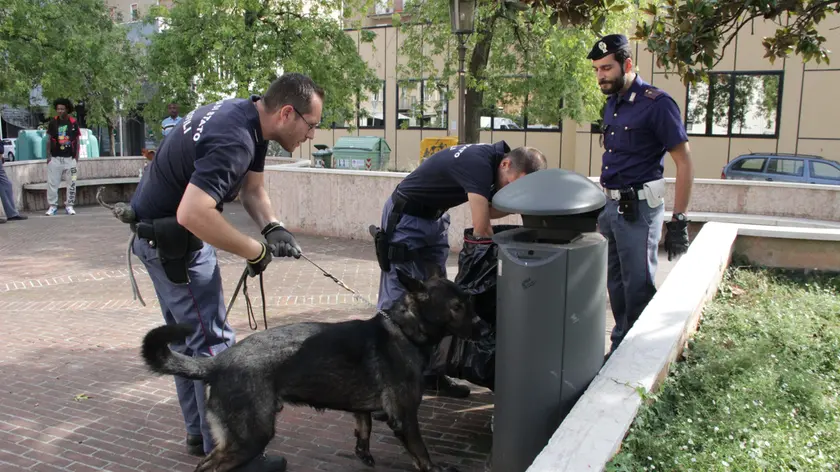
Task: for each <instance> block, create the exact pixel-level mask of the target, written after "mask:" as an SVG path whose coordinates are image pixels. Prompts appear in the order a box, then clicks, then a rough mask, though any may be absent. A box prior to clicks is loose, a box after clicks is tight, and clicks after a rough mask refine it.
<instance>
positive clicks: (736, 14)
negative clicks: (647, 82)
mask: <svg viewBox="0 0 840 472" xmlns="http://www.w3.org/2000/svg"><path fill="white" fill-rule="evenodd" d="M644 10H645V12H646V13H647V14H649V15H650V16H651V17H652V18H649V19H647V20H645V21H643V22H641V23H640V24H639V25H638V27H637V29H636V37H637V38H638V39H645V40H647V49H648V50H650V51H651V52H653V53H654V54H655V55H656V58H657V63H658V65H659V66H660V67H663V68H665V69H668V70H673V69H676V71H677V72H678V73H679V75H680V76H682V77H683V79H684V81H685V82H686V83H689V82H694V81H695V80H697V78H699V77H700V76H702V75H703V73H704V72H705V71H706V70H708V69H711V68H713V67H714V66H715V64H717V63H718V62H719V61H720V60H721V58H722V57H723V54H724V51H725V50H726V47H727V46H728V45H729V44H730V43H731V42H732V41H733V40H734V38H735V36H736V35H737V34H738V31H740V30H741V29H742V28H743V27H744V26H747V25H749V24H751V23H752V22H753V21H754V20H756V21H763V20H769V21H772V22H774V23H775V24H776V25H777V26H778V28H777V29H776V32H775V34H774V35H773V36H771V37H767V38H764V41H763V43H762V44H763V45H764V48H765V51H766V54H765V56H764V57H765V58H767V59H768V60H769V61H770V62H771V63H772V62H773V61H774V60H775V59H776V58H782V57H787V56H789V55H790V54H792V53H795V54H798V55H801V56H802V59H803V60H805V61H806V62H808V61H811V60H815V61H816V62H817V63H820V62H826V63H828V62H829V56H828V54H829V51H828V50H827V49H826V48H825V47H823V43H824V42H825V37H824V36H822V35H821V34H820V32H819V29H818V27H819V25H820V22H821V21H822V20H824V19H825V18H826V16H827V15H829V14H832V13H837V12H840V1H838V0H828V1H823V0H749V1H744V0H686V1H677V0H664V1H661V2H660V3H658V4H657V3H651V4H650V5H648V6H646V7H645V9H644Z"/></svg>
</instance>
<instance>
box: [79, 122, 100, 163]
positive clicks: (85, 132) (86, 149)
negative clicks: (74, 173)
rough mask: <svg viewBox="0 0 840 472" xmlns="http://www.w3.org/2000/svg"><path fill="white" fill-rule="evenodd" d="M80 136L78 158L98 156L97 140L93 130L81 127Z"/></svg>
mask: <svg viewBox="0 0 840 472" xmlns="http://www.w3.org/2000/svg"><path fill="white" fill-rule="evenodd" d="M81 132H82V136H81V137H80V138H79V158H80V159H84V158H88V157H99V156H100V155H99V140H98V139H96V135H94V134H93V131H91V130H89V129H87V128H81Z"/></svg>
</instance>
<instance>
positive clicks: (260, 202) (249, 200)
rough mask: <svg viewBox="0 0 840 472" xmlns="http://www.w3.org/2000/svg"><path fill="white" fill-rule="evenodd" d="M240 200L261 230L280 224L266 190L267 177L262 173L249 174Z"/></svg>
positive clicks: (240, 194)
mask: <svg viewBox="0 0 840 472" xmlns="http://www.w3.org/2000/svg"><path fill="white" fill-rule="evenodd" d="M239 200H240V201H241V202H242V206H243V207H245V211H247V212H248V214H249V215H251V219H252V220H254V222H255V223H256V224H257V225H258V226H259V229H260V230H262V229H263V228H265V225H267V224H269V223H271V222H278V220H277V217H275V216H274V215H275V213H274V209H273V208H272V207H271V199H270V198H268V192H266V190H265V177H264V175H263V173H262V172H248V173H247V174H246V175H245V182H244V183H243V184H242V190H241V191H240V192H239Z"/></svg>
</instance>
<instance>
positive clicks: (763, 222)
mask: <svg viewBox="0 0 840 472" xmlns="http://www.w3.org/2000/svg"><path fill="white" fill-rule="evenodd" d="M671 215H672V212H671V211H670V210H668V211H666V212H665V221H668V220H670V219H671ZM688 219H689V220H690V221H692V222H696V223H708V222H712V221H714V222H717V223H734V224H738V225H758V226H790V227H802V228H838V229H840V222H837V221H823V220H812V219H809V218H790V217H785V216H767V215H745V214H740V213H714V212H704V211H698V212H694V211H692V212H689V214H688Z"/></svg>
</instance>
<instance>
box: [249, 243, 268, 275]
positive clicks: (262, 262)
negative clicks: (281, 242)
mask: <svg viewBox="0 0 840 472" xmlns="http://www.w3.org/2000/svg"><path fill="white" fill-rule="evenodd" d="M260 244H261V245H262V254H260V257H258V258H256V259H248V275H250V276H251V277H256V276H257V275H259V274H261V273H262V272H263V271H264V270H265V268H266V267H268V263H269V262H271V248H269V247H268V245H267V244H265V243H260Z"/></svg>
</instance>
